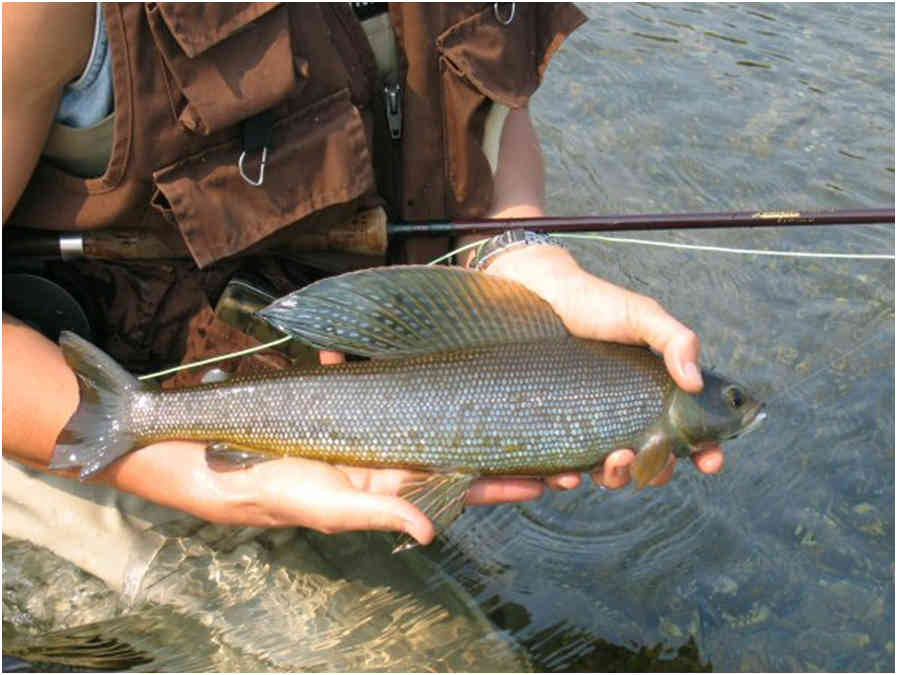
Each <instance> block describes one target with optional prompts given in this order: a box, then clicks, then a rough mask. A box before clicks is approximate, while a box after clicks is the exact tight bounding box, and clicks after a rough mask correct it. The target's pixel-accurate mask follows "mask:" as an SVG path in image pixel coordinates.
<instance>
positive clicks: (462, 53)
mask: <svg viewBox="0 0 897 675" xmlns="http://www.w3.org/2000/svg"><path fill="white" fill-rule="evenodd" d="M512 5H513V9H512ZM512 11H513V12H514V14H512V13H511V12H512ZM525 13H534V14H535V16H534V17H528V16H524V14H525ZM499 17H501V18H502V19H507V18H508V17H510V18H511V21H510V22H509V23H508V24H507V25H504V24H502V23H501V22H499ZM583 21H585V16H584V15H583V14H582V12H580V11H579V10H578V9H577V8H576V7H574V6H573V5H570V4H567V3H561V4H555V3H522V2H517V3H497V4H494V3H489V5H488V7H487V8H486V9H484V10H482V11H481V12H479V13H477V14H474V15H473V16H471V17H469V18H467V19H465V20H463V21H460V22H459V23H457V24H455V25H454V26H452V27H451V28H449V29H448V30H446V31H445V32H443V33H442V34H441V35H440V36H439V37H438V38H437V40H436V44H437V46H438V48H439V51H440V53H441V54H442V56H443V57H444V58H445V59H446V61H447V62H448V65H449V67H451V68H452V69H453V70H454V71H455V72H456V73H457V74H458V75H460V76H461V77H463V78H464V79H466V80H467V81H468V82H469V83H470V84H471V85H472V86H473V87H474V88H475V89H477V90H478V91H479V92H480V93H482V94H483V95H484V96H486V97H487V98H490V99H492V100H493V101H498V102H499V103H503V104H505V105H507V106H510V107H512V108H519V107H521V106H523V105H525V104H526V102H527V100H528V99H529V97H530V96H531V95H532V94H533V92H535V91H536V89H537V88H538V86H539V83H540V81H541V79H542V75H543V74H544V72H545V68H546V67H547V66H548V62H549V60H550V59H551V57H552V55H553V54H554V52H555V51H557V49H558V47H560V45H561V43H562V42H563V41H564V39H565V38H566V36H567V35H569V34H570V33H571V32H573V30H575V29H576V27H577V26H579V25H580V24H581V23H582V22H583Z"/></svg>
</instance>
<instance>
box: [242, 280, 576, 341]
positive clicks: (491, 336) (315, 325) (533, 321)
mask: <svg viewBox="0 0 897 675" xmlns="http://www.w3.org/2000/svg"><path fill="white" fill-rule="evenodd" d="M259 315H260V316H261V317H262V318H264V319H265V320H266V321H268V322H269V323H271V324H272V325H273V326H275V327H276V328H278V329H280V330H282V331H284V332H285V333H288V334H290V335H292V336H293V337H295V338H297V339H300V340H302V341H303V342H307V343H308V344H310V345H312V346H313V347H317V348H318V349H334V350H338V351H343V352H348V353H352V354H358V355H360V356H372V357H381V358H382V357H399V356H412V355H416V354H427V353H431V352H437V351H445V350H451V349H462V348H469V347H482V346H487V345H496V344H504V343H509V342H530V341H534V340H546V339H554V338H561V337H563V336H566V335H567V330H566V328H565V327H564V324H563V322H562V321H561V320H560V318H559V317H558V316H557V314H555V313H554V311H553V310H552V309H551V307H550V305H549V304H548V303H547V302H545V301H544V300H542V299H541V298H540V297H539V296H537V295H536V294H535V293H533V292H532V291H530V290H528V289H527V288H525V287H524V286H522V285H521V284H519V283H517V282H514V281H510V280H507V279H501V278H499V277H495V276H492V275H488V274H485V273H483V272H476V271H472V270H466V269H462V268H458V267H429V266H426V265H404V266H396V267H379V268H373V269H369V270H362V271H360V272H350V273H348V274H342V275H340V276H336V277H330V278H327V279H323V280H321V281H318V282H316V283H313V284H311V285H309V286H306V287H305V288H302V289H300V290H298V291H295V292H294V293H290V294H289V295H286V296H284V297H282V298H280V299H279V300H276V301H274V302H273V303H271V304H270V305H268V306H267V307H265V308H264V309H262V310H261V311H260V312H259Z"/></svg>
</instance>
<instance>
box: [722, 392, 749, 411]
mask: <svg viewBox="0 0 897 675" xmlns="http://www.w3.org/2000/svg"><path fill="white" fill-rule="evenodd" d="M723 396H725V397H726V401H727V402H728V404H729V407H730V408H733V409H738V408H740V407H741V406H742V405H744V393H742V391H741V389H739V388H738V387H726V388H725V389H723Z"/></svg>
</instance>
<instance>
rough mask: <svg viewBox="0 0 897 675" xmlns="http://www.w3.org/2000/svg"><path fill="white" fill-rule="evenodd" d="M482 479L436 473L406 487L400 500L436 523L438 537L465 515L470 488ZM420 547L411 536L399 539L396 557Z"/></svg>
mask: <svg viewBox="0 0 897 675" xmlns="http://www.w3.org/2000/svg"><path fill="white" fill-rule="evenodd" d="M477 478H478V476H477V475H476V474H471V473H461V472H442V473H432V474H429V475H427V476H425V477H424V478H421V479H420V480H416V481H414V482H410V483H406V484H405V485H403V486H402V488H401V489H400V490H399V497H401V498H402V499H407V500H408V501H409V502H411V503H412V504H414V505H415V506H416V507H417V508H419V509H420V510H421V511H423V512H424V515H425V516H427V518H429V519H430V521H431V522H432V523H433V527H434V529H435V530H436V534H437V536H438V535H439V534H442V532H443V531H445V529H446V528H447V527H448V526H449V525H451V524H452V523H453V522H454V521H455V520H456V519H457V518H458V516H460V515H461V512H462V511H464V502H465V500H466V499H467V492H468V490H470V486H471V485H472V484H473V482H474V481H475V480H476V479H477ZM415 546H417V542H416V541H415V540H414V539H412V538H411V537H409V536H408V535H407V534H400V535H399V536H398V537H397V538H396V545H395V547H394V548H393V550H392V552H393V553H398V552H399V551H404V550H406V549H409V548H413V547H415Z"/></svg>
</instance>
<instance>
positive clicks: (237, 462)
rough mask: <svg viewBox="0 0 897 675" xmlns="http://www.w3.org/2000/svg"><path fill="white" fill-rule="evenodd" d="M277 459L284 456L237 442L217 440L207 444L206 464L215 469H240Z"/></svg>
mask: <svg viewBox="0 0 897 675" xmlns="http://www.w3.org/2000/svg"><path fill="white" fill-rule="evenodd" d="M275 459H282V458H281V457H280V456H278V455H272V454H270V453H267V452H264V451H263V450H258V449H256V448H252V447H249V446H247V445H239V444H237V443H225V442H223V441H216V442H215V443H209V444H208V445H207V446H206V464H208V465H209V467H210V468H211V469H212V470H213V471H238V470H240V469H248V468H249V467H251V466H254V465H255V464H261V463H263V462H270V461H271V460H275Z"/></svg>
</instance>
